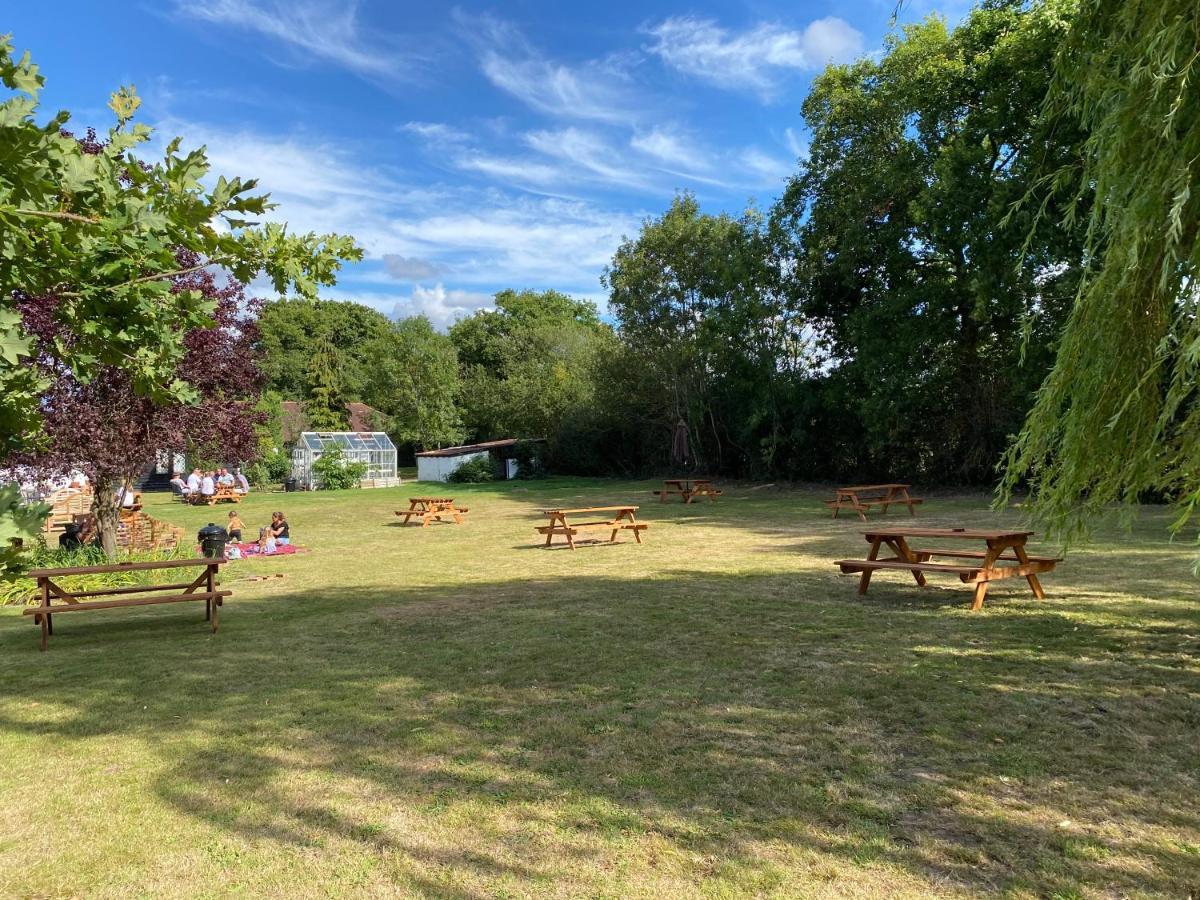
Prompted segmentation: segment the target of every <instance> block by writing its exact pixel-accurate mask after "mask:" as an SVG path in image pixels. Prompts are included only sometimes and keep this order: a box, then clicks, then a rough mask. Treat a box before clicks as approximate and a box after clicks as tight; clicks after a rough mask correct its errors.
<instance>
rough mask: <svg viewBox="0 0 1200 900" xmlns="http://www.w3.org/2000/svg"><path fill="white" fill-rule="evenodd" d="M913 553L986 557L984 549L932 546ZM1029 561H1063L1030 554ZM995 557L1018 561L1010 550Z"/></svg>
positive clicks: (1056, 557)
mask: <svg viewBox="0 0 1200 900" xmlns="http://www.w3.org/2000/svg"><path fill="white" fill-rule="evenodd" d="M913 553H914V554H915V555H917V556H926V557H929V556H953V557H960V558H962V559H986V558H987V552H986V551H984V550H934V549H932V548H929V549H925V550H914V551H913ZM1026 558H1027V559H1028V560H1029V562H1052V563H1060V562H1062V561H1063V559H1062V557H1061V556H1030V555H1027V557H1026ZM996 559H998V560H1004V561H1005V562H1019V561H1020V560H1019V558H1018V557H1017V555H1016V554H1015V553H1013V552H1011V551H1009V552H1006V553H1002V554H1001V555H1000V556H997V557H996Z"/></svg>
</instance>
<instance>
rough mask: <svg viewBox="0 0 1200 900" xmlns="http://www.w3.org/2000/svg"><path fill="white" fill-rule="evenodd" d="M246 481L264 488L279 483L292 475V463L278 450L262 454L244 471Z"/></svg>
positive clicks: (273, 449) (274, 449) (286, 455)
mask: <svg viewBox="0 0 1200 900" xmlns="http://www.w3.org/2000/svg"><path fill="white" fill-rule="evenodd" d="M245 474H246V480H247V481H249V482H250V483H251V484H252V485H254V486H255V487H259V488H261V487H266V486H268V485H274V484H279V483H281V482H282V481H283V480H284V479H285V478H287V477H288V476H289V475H291V474H292V461H291V459H290V458H289V457H288V454H287V453H285V452H284V451H282V450H280V449H278V448H272V449H271V451H270V452H267V453H264V454H263V455H262V457H261V458H260V459H259V460H258V462H256V463H255V464H254V465H252V466H250V467H249V468H247V469H246V470H245Z"/></svg>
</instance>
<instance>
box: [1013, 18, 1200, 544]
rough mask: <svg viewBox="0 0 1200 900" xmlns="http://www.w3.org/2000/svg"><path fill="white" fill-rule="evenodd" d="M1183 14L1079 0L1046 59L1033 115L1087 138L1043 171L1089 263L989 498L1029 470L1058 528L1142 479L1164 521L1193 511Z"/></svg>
mask: <svg viewBox="0 0 1200 900" xmlns="http://www.w3.org/2000/svg"><path fill="white" fill-rule="evenodd" d="M1198 23H1200V11H1198V9H1197V5H1196V2H1195V0H1121V2H1117V0H1083V3H1082V7H1081V10H1080V12H1079V14H1078V15H1077V16H1076V17H1075V19H1074V20H1073V21H1072V23H1071V28H1070V32H1069V34H1068V35H1067V37H1066V39H1065V40H1064V41H1063V42H1062V44H1061V48H1060V50H1059V53H1058V56H1057V58H1056V60H1055V79H1054V83H1053V85H1052V86H1051V89H1050V91H1049V94H1048V96H1047V98H1046V103H1045V107H1044V110H1043V116H1044V118H1045V120H1046V121H1047V122H1048V123H1051V124H1052V125H1054V126H1055V127H1057V128H1063V129H1066V128H1079V129H1083V130H1084V131H1086V133H1087V140H1086V142H1085V143H1084V144H1083V147H1082V150H1081V152H1080V153H1078V155H1077V156H1076V157H1075V158H1074V159H1072V160H1070V161H1069V162H1068V163H1066V164H1063V165H1058V166H1055V165H1050V166H1047V167H1046V168H1045V170H1044V171H1045V172H1046V176H1045V177H1046V180H1047V182H1049V183H1050V184H1054V185H1065V186H1067V187H1069V188H1070V189H1072V190H1074V191H1075V199H1076V203H1075V204H1074V205H1072V206H1071V207H1070V208H1069V209H1068V210H1067V213H1066V216H1065V219H1066V221H1067V222H1069V223H1075V222H1083V223H1084V224H1085V225H1086V227H1087V237H1088V242H1087V258H1088V259H1089V260H1091V261H1092V265H1091V266H1090V267H1089V269H1088V272H1087V277H1086V278H1085V279H1084V281H1083V283H1082V285H1081V287H1080V290H1079V293H1078V295H1077V296H1076V297H1075V300H1074V306H1073V307H1072V309H1071V313H1070V317H1069V319H1068V320H1067V323H1066V327H1065V329H1064V330H1063V333H1062V338H1061V341H1060V344H1059V347H1058V353H1057V356H1056V358H1055V362H1054V368H1053V370H1052V371H1051V372H1050V374H1049V376H1048V377H1047V379H1046V382H1045V384H1044V385H1043V386H1042V388H1041V391H1040V393H1039V395H1038V399H1037V403H1036V405H1035V406H1034V407H1033V409H1032V411H1031V412H1030V414H1029V418H1028V420H1027V421H1026V423H1025V427H1024V429H1023V430H1022V432H1021V434H1020V436H1019V438H1018V439H1017V441H1016V442H1015V443H1014V444H1013V446H1012V448H1011V450H1010V452H1009V454H1008V457H1007V467H1006V471H1005V480H1004V486H1003V487H1004V491H1003V494H1002V499H1006V498H1007V496H1008V495H1009V493H1011V491H1012V490H1013V489H1014V488H1015V487H1017V486H1018V485H1019V484H1020V483H1021V482H1022V480H1024V479H1029V481H1030V483H1031V486H1032V507H1033V509H1034V511H1035V512H1036V513H1037V514H1038V515H1039V516H1040V517H1041V518H1042V519H1043V521H1045V522H1046V523H1048V524H1049V525H1050V526H1051V527H1052V528H1054V529H1055V530H1056V531H1057V532H1059V533H1060V534H1061V535H1063V536H1064V537H1068V538H1070V537H1076V536H1080V535H1082V534H1085V533H1086V531H1087V527H1088V523H1089V521H1090V520H1091V519H1092V518H1093V517H1095V516H1097V515H1099V514H1101V513H1102V512H1103V510H1104V508H1105V506H1106V505H1107V504H1110V503H1112V502H1114V501H1122V502H1124V503H1126V504H1132V503H1134V502H1136V501H1137V499H1138V498H1139V496H1140V495H1141V494H1143V492H1148V491H1152V492H1157V493H1160V494H1163V495H1165V496H1167V497H1169V498H1171V499H1172V500H1174V501H1175V502H1176V503H1177V504H1178V506H1179V509H1180V516H1179V519H1178V521H1177V526H1178V527H1181V526H1183V525H1184V524H1186V523H1187V522H1188V521H1190V520H1192V518H1193V517H1194V516H1195V514H1196V513H1197V511H1198V510H1200V403H1198V402H1197V393H1196V385H1197V383H1198V380H1200V308H1198V307H1200V296H1198V293H1197V288H1196V285H1197V274H1198V271H1200V191H1198V190H1196V186H1197V185H1198V184H1200V90H1197V79H1200V54H1198V53H1197V33H1198V32H1197V26H1198ZM1055 162H1057V161H1055ZM1093 196H1094V197H1095V198H1096V202H1095V204H1094V205H1090V204H1091V198H1092V197H1093ZM1036 203H1037V200H1036V197H1035V198H1031V202H1030V203H1029V204H1028V205H1031V206H1035V208H1036ZM1058 215H1059V212H1058V211H1057V210H1048V211H1046V212H1045V213H1043V215H1042V218H1041V219H1039V224H1040V223H1041V221H1042V220H1044V219H1046V218H1051V219H1053V218H1056V217H1057V216H1058Z"/></svg>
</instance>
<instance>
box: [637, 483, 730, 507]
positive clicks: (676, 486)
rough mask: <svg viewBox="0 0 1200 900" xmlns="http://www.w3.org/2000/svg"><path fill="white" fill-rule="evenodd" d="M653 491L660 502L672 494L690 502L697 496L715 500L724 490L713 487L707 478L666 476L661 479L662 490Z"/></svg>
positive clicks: (685, 501) (663, 501)
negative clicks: (666, 477) (664, 478)
mask: <svg viewBox="0 0 1200 900" xmlns="http://www.w3.org/2000/svg"><path fill="white" fill-rule="evenodd" d="M654 493H655V494H657V495H658V500H659V502H660V503H666V502H667V497H668V496H670V495H672V494H679V495H680V496H681V497H683V502H684V503H691V502H692V501H693V500H695V499H696V498H697V497H707V498H708V499H709V500H716V499H717V498H718V497H720V496H721V494H723V493H724V491H720V490H717V489H716V488H714V487H713V483H712V480H711V479H709V478H668V479H666V480H664V481H663V487H662V490H661V491H655V492H654Z"/></svg>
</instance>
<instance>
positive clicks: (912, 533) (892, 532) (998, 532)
mask: <svg viewBox="0 0 1200 900" xmlns="http://www.w3.org/2000/svg"><path fill="white" fill-rule="evenodd" d="M863 534H864V535H865V536H866V538H867V540H871V539H872V538H877V537H878V538H889V537H890V538H903V537H929V538H962V539H963V540H975V541H993V540H999V539H1000V538H1014V537H1029V536H1030V535H1032V534H1034V532H1032V531H1014V530H1012V529H987V528H903V527H901V528H872V529H871V530H870V531H864V532H863Z"/></svg>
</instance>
